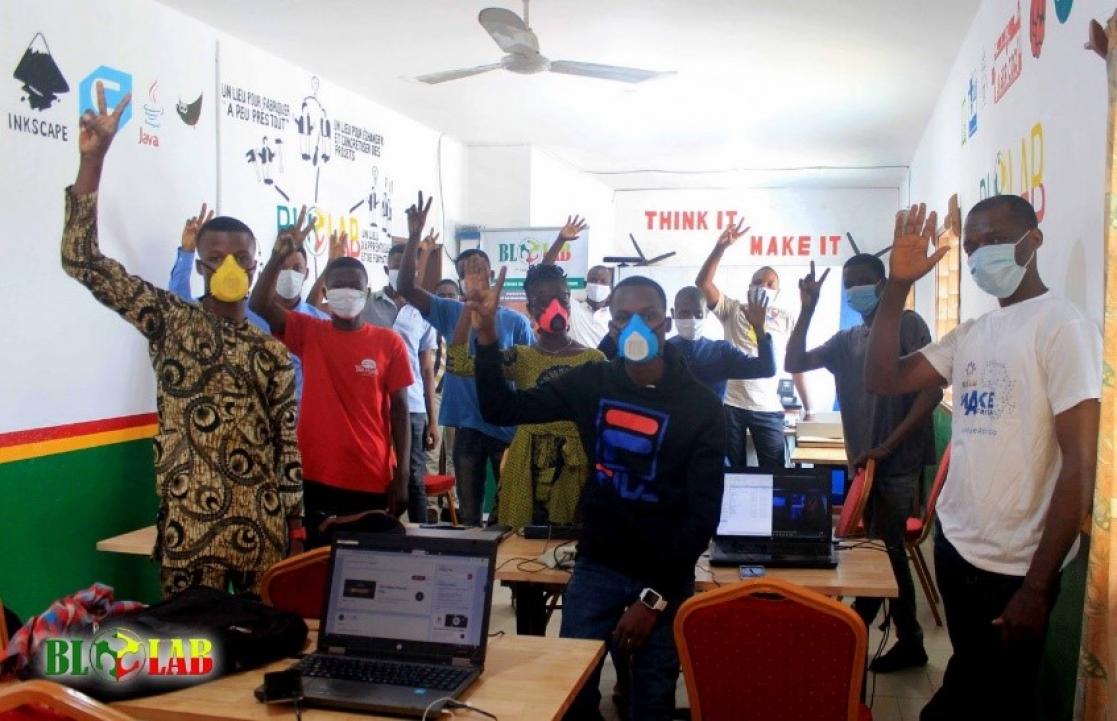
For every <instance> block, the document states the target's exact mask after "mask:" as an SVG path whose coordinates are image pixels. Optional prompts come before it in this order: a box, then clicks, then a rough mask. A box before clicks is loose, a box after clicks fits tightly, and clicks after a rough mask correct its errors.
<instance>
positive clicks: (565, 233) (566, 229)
mask: <svg viewBox="0 0 1117 721" xmlns="http://www.w3.org/2000/svg"><path fill="white" fill-rule="evenodd" d="M588 227H589V226H588V225H587V224H586V219H585V218H582V217H580V216H578V215H574V216H569V215H568V216H566V225H564V226H562V228H561V229H559V234H558V237H559V240H566V241H570V240H577V239H578V236H579V235H581V234H582V231H583V230H585V229H586V228H588Z"/></svg>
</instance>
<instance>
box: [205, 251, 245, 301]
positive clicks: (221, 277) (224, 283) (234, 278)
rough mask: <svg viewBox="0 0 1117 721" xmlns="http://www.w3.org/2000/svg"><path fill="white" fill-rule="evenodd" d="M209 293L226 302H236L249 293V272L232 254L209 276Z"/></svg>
mask: <svg viewBox="0 0 1117 721" xmlns="http://www.w3.org/2000/svg"><path fill="white" fill-rule="evenodd" d="M209 293H210V295H212V296H213V297H214V298H216V299H217V300H219V301H222V302H224V303H236V302H237V301H239V300H244V299H245V297H246V296H247V295H248V272H247V271H245V269H244V268H242V267H240V263H237V261H236V259H235V258H234V257H233V256H232V255H226V256H225V260H223V261H221V265H219V266H217V269H216V270H214V271H213V275H211V276H210V277H209Z"/></svg>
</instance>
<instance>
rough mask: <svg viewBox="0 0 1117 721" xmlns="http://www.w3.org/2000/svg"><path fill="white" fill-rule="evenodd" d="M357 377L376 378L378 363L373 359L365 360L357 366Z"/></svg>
mask: <svg viewBox="0 0 1117 721" xmlns="http://www.w3.org/2000/svg"><path fill="white" fill-rule="evenodd" d="M357 375H360V376H374V375H376V361H374V360H373V359H372V358H365V359H364V360H363V361H361V362H360V363H358V364H357Z"/></svg>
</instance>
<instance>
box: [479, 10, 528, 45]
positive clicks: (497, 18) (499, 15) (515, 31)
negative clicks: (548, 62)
mask: <svg viewBox="0 0 1117 721" xmlns="http://www.w3.org/2000/svg"><path fill="white" fill-rule="evenodd" d="M477 22H479V23H481V27H483V28H485V31H486V32H488V33H489V35H491V36H492V38H493V40H495V41H496V44H497V45H499V46H500V49H501V50H503V51H504V52H506V53H522V52H533V53H537V52H539V38H537V37H535V33H534V32H532V31H531V28H529V27H528V26H527V23H525V22H524V20H523V18H521V17H520V16H519V15H517V14H516V13H514V12H512V11H511V10H508V9H506V8H485V9H484V10H482V11H481V13H480V14H479V15H478V16H477Z"/></svg>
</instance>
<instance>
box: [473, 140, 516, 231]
mask: <svg viewBox="0 0 1117 721" xmlns="http://www.w3.org/2000/svg"><path fill="white" fill-rule="evenodd" d="M468 155H469V160H468V163H467V166H468V170H467V172H466V177H467V178H468V179H469V182H468V187H469V206H468V207H469V213H468V220H467V222H468V223H470V224H473V225H486V226H488V227H490V228H525V227H528V226H529V225H531V146H529V145H471V146H469V147H468Z"/></svg>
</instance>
